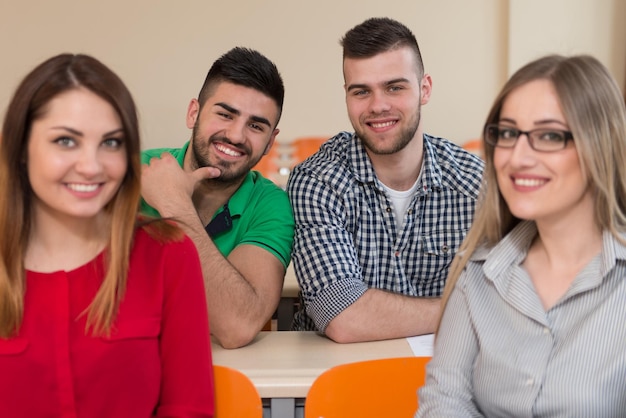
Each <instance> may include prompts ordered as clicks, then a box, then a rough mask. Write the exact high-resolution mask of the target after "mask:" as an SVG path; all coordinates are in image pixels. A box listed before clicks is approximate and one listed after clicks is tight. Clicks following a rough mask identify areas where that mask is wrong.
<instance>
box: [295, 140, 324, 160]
mask: <svg viewBox="0 0 626 418" xmlns="http://www.w3.org/2000/svg"><path fill="white" fill-rule="evenodd" d="M327 139H328V138H326V137H325V136H309V137H302V138H296V139H294V140H293V141H292V146H293V159H294V165H296V164H298V163H301V162H302V161H304V160H306V159H307V158H308V157H310V156H311V155H313V154H315V153H316V152H317V150H319V149H320V146H321V145H322V144H323V143H324V142H326V140H327Z"/></svg>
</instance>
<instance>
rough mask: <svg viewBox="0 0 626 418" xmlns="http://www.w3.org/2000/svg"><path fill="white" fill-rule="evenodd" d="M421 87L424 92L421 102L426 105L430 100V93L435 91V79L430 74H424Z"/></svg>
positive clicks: (422, 92)
mask: <svg viewBox="0 0 626 418" xmlns="http://www.w3.org/2000/svg"><path fill="white" fill-rule="evenodd" d="M420 89H421V94H422V97H421V100H420V103H421V104H423V105H425V104H426V103H428V102H429V101H430V93H431V92H432V91H433V79H432V78H431V77H430V74H424V77H422V80H421V81H420Z"/></svg>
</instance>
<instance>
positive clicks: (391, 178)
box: [367, 130, 424, 191]
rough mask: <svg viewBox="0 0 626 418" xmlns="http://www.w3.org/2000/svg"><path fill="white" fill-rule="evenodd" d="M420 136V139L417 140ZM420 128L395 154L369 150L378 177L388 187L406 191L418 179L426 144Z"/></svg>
mask: <svg viewBox="0 0 626 418" xmlns="http://www.w3.org/2000/svg"><path fill="white" fill-rule="evenodd" d="M418 136H419V138H420V140H419V141H418V140H416V138H417V137H418ZM421 138H422V133H421V131H420V130H418V131H417V133H416V134H415V137H414V139H413V140H412V141H411V142H409V143H408V144H407V146H406V147H404V148H403V149H402V150H400V151H398V152H396V153H393V154H386V155H385V154H383V155H381V154H374V153H372V152H370V151H369V150H368V151H367V154H368V155H369V157H370V160H371V161H372V166H373V167H374V171H375V172H376V176H377V177H378V179H379V180H380V181H381V182H382V183H383V184H384V185H385V186H387V187H389V188H391V189H394V190H398V191H405V190H409V189H410V188H411V187H412V186H413V185H414V184H415V182H416V181H417V178H418V177H419V174H420V171H421V169H422V161H423V157H424V144H423V141H421Z"/></svg>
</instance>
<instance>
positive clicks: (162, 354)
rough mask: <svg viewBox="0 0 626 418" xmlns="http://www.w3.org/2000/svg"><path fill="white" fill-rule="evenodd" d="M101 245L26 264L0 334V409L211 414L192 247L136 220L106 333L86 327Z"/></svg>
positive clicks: (17, 412)
mask: <svg viewBox="0 0 626 418" xmlns="http://www.w3.org/2000/svg"><path fill="white" fill-rule="evenodd" d="M102 278H103V254H100V255H99V256H98V257H96V258H95V259H94V260H92V261H91V262H89V263H88V264H86V265H84V266H82V267H79V268H77V269H75V270H73V271H69V272H65V271H58V272H54V273H36V272H31V271H28V272H27V276H26V286H27V287H26V295H25V303H24V320H23V324H22V327H21V329H20V332H19V335H18V336H17V337H15V338H11V339H9V340H3V339H0V417H3V418H13V417H15V418H31V417H33V418H39V417H55V418H56V417H59V418H61V417H62V418H70V417H84V418H98V417H102V418H105V417H106V418H112V417H115V418H125V417H128V418H142V417H146V418H147V417H177V418H184V417H212V416H213V370H212V359H211V346H210V339H209V325H208V314H207V308H206V299H205V296H204V285H203V281H202V272H201V268H200V262H199V260H198V254H197V252H196V249H195V247H194V245H193V243H192V242H191V240H190V239H189V238H187V237H186V238H185V239H184V240H183V241H179V242H170V243H166V244H163V243H159V242H157V241H155V240H154V239H152V238H151V237H150V236H148V234H147V233H146V232H145V231H143V230H141V229H140V230H138V232H137V234H136V236H135V243H134V247H133V249H132V253H131V257H130V269H129V274H128V285H127V289H126V295H125V297H124V300H123V301H122V304H121V306H120V310H119V313H118V316H117V319H116V321H115V325H114V327H113V329H112V332H111V336H110V337H106V338H105V337H93V336H91V335H90V333H88V334H87V335H86V334H85V320H86V315H81V313H83V311H85V309H86V308H87V306H89V303H90V302H91V301H92V300H93V298H94V296H95V294H96V292H97V290H98V288H99V286H100V283H101V282H102Z"/></svg>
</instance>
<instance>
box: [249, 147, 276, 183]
mask: <svg viewBox="0 0 626 418" xmlns="http://www.w3.org/2000/svg"><path fill="white" fill-rule="evenodd" d="M279 158H280V155H279V153H278V146H277V144H274V145H272V148H270V151H269V152H268V153H267V155H264V156H263V157H262V158H261V159H260V160H259V162H258V163H256V165H255V166H254V167H252V169H253V170H256V171H259V172H260V173H261V174H263V177H265V178H272V176H274V175H275V174H277V173H278V170H279V168H280V167H279V165H278V159H279Z"/></svg>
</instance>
